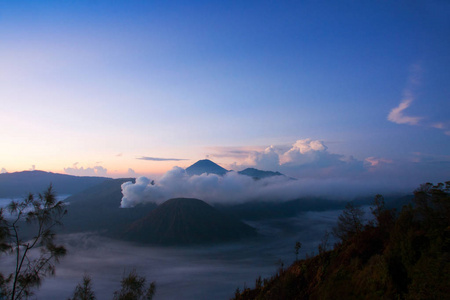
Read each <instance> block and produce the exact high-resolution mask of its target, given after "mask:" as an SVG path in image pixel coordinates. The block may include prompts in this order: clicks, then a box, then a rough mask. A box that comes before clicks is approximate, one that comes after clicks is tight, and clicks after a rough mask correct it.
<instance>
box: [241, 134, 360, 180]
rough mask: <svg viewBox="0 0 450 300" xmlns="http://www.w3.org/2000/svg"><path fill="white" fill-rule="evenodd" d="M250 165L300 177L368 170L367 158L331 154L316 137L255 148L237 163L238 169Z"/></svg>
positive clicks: (353, 173) (330, 175) (331, 175)
mask: <svg viewBox="0 0 450 300" xmlns="http://www.w3.org/2000/svg"><path fill="white" fill-rule="evenodd" d="M247 167H253V168H257V169H261V170H270V171H279V172H281V173H284V174H286V175H288V176H292V177H296V178H313V177H322V178H327V177H336V176H349V175H357V174H359V173H361V172H363V171H364V170H365V169H364V162H363V161H359V160H357V159H355V158H354V157H351V156H349V157H346V156H344V155H340V154H334V153H330V152H328V147H327V146H326V145H325V144H324V142H323V141H320V140H312V139H300V140H297V141H296V142H295V143H294V144H292V145H291V146H289V147H286V146H270V147H268V148H266V149H265V150H263V151H253V152H251V153H250V154H249V156H248V158H247V159H245V160H244V162H243V163H242V164H240V165H239V164H235V165H234V166H233V168H236V169H244V168H247Z"/></svg>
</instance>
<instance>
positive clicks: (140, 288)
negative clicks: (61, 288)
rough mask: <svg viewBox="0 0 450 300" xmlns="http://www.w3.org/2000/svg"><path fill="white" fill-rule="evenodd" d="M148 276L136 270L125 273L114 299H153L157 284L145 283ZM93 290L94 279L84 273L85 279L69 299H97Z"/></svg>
mask: <svg viewBox="0 0 450 300" xmlns="http://www.w3.org/2000/svg"><path fill="white" fill-rule="evenodd" d="M145 282H146V278H145V277H143V276H140V275H138V274H137V272H136V270H133V271H131V272H130V273H128V275H126V276H125V275H124V277H123V278H122V281H121V282H120V285H121V289H120V290H118V291H115V292H114V297H113V300H151V299H153V296H154V295H155V291H156V285H155V282H151V283H150V284H149V285H148V287H146V285H145ZM95 299H96V298H95V293H94V291H93V290H92V280H91V277H90V276H89V275H84V276H83V280H82V282H81V283H80V284H78V285H77V286H76V288H75V291H74V292H73V296H72V298H69V299H68V300H95Z"/></svg>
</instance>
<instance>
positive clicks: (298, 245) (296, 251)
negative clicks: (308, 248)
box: [294, 241, 302, 260]
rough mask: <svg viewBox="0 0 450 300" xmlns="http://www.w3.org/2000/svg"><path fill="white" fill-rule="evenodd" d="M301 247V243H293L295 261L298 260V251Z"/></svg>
mask: <svg viewBox="0 0 450 300" xmlns="http://www.w3.org/2000/svg"><path fill="white" fill-rule="evenodd" d="M301 247H302V243H300V242H298V241H297V242H296V243H295V247H294V248H295V260H298V252H299V251H300V248H301Z"/></svg>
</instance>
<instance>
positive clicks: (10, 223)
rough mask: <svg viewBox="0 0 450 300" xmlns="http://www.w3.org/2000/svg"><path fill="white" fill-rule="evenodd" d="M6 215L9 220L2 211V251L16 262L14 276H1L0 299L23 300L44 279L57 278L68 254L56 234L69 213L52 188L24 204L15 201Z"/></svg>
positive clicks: (0, 222)
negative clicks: (60, 261)
mask: <svg viewBox="0 0 450 300" xmlns="http://www.w3.org/2000/svg"><path fill="white" fill-rule="evenodd" d="M7 212H8V213H9V214H10V217H9V218H6V217H5V216H4V211H3V209H0V248H1V250H2V252H6V253H9V254H12V255H14V258H15V259H14V267H13V270H12V272H11V273H9V274H6V276H5V275H4V274H2V273H0V298H1V299H3V298H4V297H8V299H12V300H14V299H23V298H27V297H29V296H31V295H32V294H33V288H35V287H38V286H39V285H40V284H41V281H42V279H43V278H44V277H45V276H48V275H54V272H55V264H56V263H57V262H58V261H59V259H60V258H61V257H63V256H64V255H65V254H66V249H65V248H64V246H62V245H56V244H55V234H54V232H53V230H54V228H55V226H57V225H60V224H61V222H60V221H61V218H62V217H63V216H64V215H65V214H66V212H67V211H66V209H65V206H64V203H63V202H62V201H56V196H55V194H54V192H53V189H52V186H51V185H50V187H49V188H48V189H47V190H46V191H45V192H44V193H43V194H39V196H38V197H37V198H36V197H34V195H33V194H29V195H28V197H27V198H25V199H24V200H23V201H20V202H17V201H12V202H11V203H10V204H9V205H8V207H7ZM27 225H30V226H27Z"/></svg>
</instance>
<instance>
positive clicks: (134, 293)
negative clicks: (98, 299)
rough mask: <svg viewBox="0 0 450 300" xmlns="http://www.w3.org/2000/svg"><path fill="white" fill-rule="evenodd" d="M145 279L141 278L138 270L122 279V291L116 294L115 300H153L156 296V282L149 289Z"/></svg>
mask: <svg viewBox="0 0 450 300" xmlns="http://www.w3.org/2000/svg"><path fill="white" fill-rule="evenodd" d="M145 281H146V279H145V277H143V276H139V275H138V274H137V273H136V270H133V271H131V272H130V273H129V274H128V275H127V276H125V277H124V278H122V281H121V290H120V291H115V292H114V298H113V299H114V300H151V299H152V298H153V295H154V294H155V290H156V285H155V282H151V283H150V285H149V286H148V288H146V286H145Z"/></svg>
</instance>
